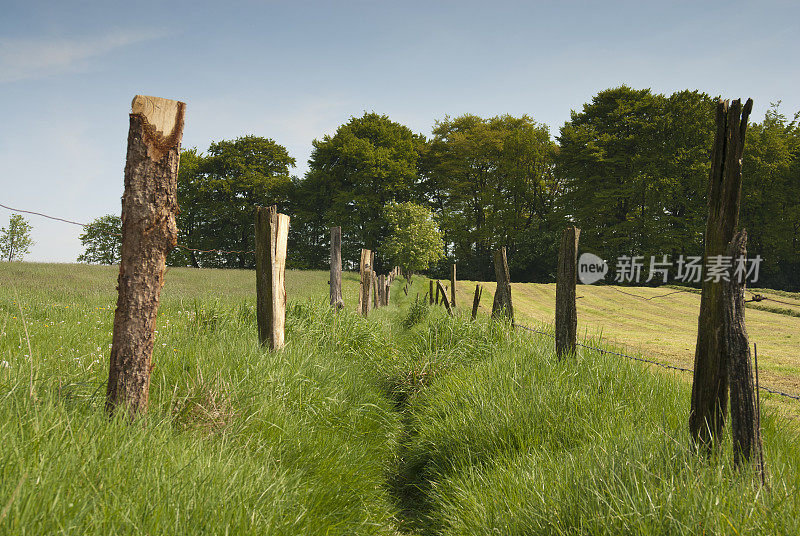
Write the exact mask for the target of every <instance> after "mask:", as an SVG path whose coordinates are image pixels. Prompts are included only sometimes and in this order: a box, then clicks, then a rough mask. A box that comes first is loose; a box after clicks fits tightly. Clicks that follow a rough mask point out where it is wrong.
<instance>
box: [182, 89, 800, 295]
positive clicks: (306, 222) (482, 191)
mask: <svg viewBox="0 0 800 536" xmlns="http://www.w3.org/2000/svg"><path fill="white" fill-rule="evenodd" d="M715 102H716V99H714V98H711V97H710V96H709V95H707V94H705V93H702V92H699V91H689V90H685V91H679V92H676V93H673V94H671V95H663V94H657V93H653V92H652V91H651V90H649V89H634V88H630V87H627V86H621V87H617V88H612V89H607V90H605V91H601V92H599V93H598V94H597V95H595V96H594V97H593V98H592V100H591V102H588V103H586V104H584V105H583V107H582V109H580V110H578V111H573V112H572V113H571V115H570V119H569V120H568V121H566V122H565V124H564V125H563V126H562V127H561V128H560V131H559V133H558V135H556V136H553V134H552V133H551V132H550V131H549V129H548V127H547V126H546V125H543V124H541V123H538V122H536V121H535V120H534V118H532V117H530V116H527V115H523V116H522V117H513V116H510V115H503V116H497V117H490V118H483V117H479V116H476V115H471V114H466V115H462V116H460V117H455V118H451V117H445V118H443V119H441V120H439V121H437V122H436V123H435V126H434V128H433V130H432V132H431V133H430V135H429V136H426V135H423V134H419V133H414V132H412V131H411V130H410V129H409V128H408V127H406V126H404V125H402V124H400V123H397V122H395V121H392V120H391V119H390V118H389V117H387V116H385V115H380V114H377V113H365V114H364V115H362V116H361V117H353V118H351V119H350V120H349V121H348V122H347V123H345V124H343V125H341V126H340V127H339V128H338V129H337V130H336V132H335V134H333V135H326V136H324V137H322V138H321V139H319V140H314V142H313V150H312V154H311V157H310V159H309V162H308V168H309V169H308V172H307V173H306V174H305V176H304V177H297V176H294V175H292V173H291V171H292V168H294V167H295V159H294V158H293V157H291V156H290V155H289V153H288V151H287V150H286V149H285V148H284V147H283V146H281V145H279V144H278V143H277V142H275V141H274V140H271V139H268V138H263V137H258V136H244V137H240V138H237V139H235V140H224V141H220V142H215V143H212V144H211V146H210V147H209V148H208V150H207V151H206V152H205V153H201V152H199V151H197V150H196V149H190V150H185V151H183V152H182V154H181V166H180V172H179V179H178V195H179V203H180V206H181V213H180V215H179V221H178V225H179V229H180V237H179V241H180V242H181V243H183V244H186V245H187V246H189V247H191V248H196V249H200V250H211V249H219V250H226V251H231V252H230V253H202V252H191V251H186V250H182V249H176V250H175V251H174V252H173V253H172V254H171V256H170V258H169V262H170V263H171V264H173V265H189V266H198V267H199V266H204V267H236V268H249V267H252V266H253V264H254V259H253V254H252V253H249V251H251V250H252V249H253V248H254V245H253V211H254V207H255V206H257V205H278V208H279V210H280V211H282V212H285V213H287V214H291V216H292V222H291V231H290V252H291V254H290V255H289V261H288V262H289V264H290V265H291V266H292V267H295V268H308V269H310V268H325V267H326V266H327V263H328V240H329V228H330V227H331V226H341V227H342V256H343V259H344V261H345V262H346V263H348V262H349V263H350V266H354V265H355V263H357V261H358V258H359V252H360V249H361V248H368V249H373V250H379V251H380V250H381V248H382V247H385V246H383V244H384V243H385V242H386V241H387V240H388V239H389V238H390V237H389V232H390V229H391V228H392V226H391V222H390V221H388V220H387V211H386V210H385V209H384V207H386V206H387V205H389V204H391V203H413V204H416V205H420V206H423V207H426V208H427V209H428V210H430V211H431V212H432V214H433V215H434V217H435V221H436V222H437V224H438V227H439V229H440V230H441V234H442V237H443V241H444V257H443V258H442V259H441V260H440V261H438V264H434V265H433V266H432V267H431V269H430V271H431V275H434V276H440V277H443V276H444V275H445V273H446V267H447V266H449V264H450V263H453V262H456V263H458V264H459V276H460V277H463V278H465V279H466V278H470V279H484V280H485V279H492V278H493V275H494V274H493V269H492V262H491V253H492V251H493V250H495V249H497V248H498V247H500V246H505V247H506V248H507V251H508V261H509V269H510V272H511V277H512V279H513V280H515V281H533V282H551V281H553V280H554V278H555V271H556V260H557V243H558V240H559V237H560V233H561V231H562V230H563V228H564V227H565V226H566V225H568V224H570V223H572V224H575V225H576V226H578V227H580V228H581V250H582V251H590V252H592V253H595V254H597V255H599V256H600V257H602V258H604V259H606V260H608V261H609V264H612V265H613V262H614V260H615V259H616V258H618V257H620V256H623V255H641V256H643V257H644V258H645V259H649V257H650V256H651V255H654V256H658V258H659V259H660V258H661V256H662V255H665V254H666V255H669V256H671V257H673V258H676V257H677V256H679V255H702V251H703V243H702V241H703V231H704V225H705V219H706V214H707V209H706V203H705V196H706V185H707V181H708V174H709V171H710V152H711V147H712V143H713V139H714V128H715V127H714V106H715ZM742 173H743V186H742V196H743V202H742V214H741V216H740V222H741V226H742V227H745V228H747V230H748V234H749V243H748V254H749V255H751V256H754V255H761V257H762V258H763V262H762V265H761V274H760V280H759V284H760V285H763V286H769V287H773V288H782V289H790V290H797V289H800V126H798V115H797V114H796V115H795V116H794V117H792V118H791V119H789V118H787V117H786V116H785V115H783V114H782V113H781V111H780V108H779V106H778V104H775V105H773V106H772V107H771V108H770V110H769V111H768V112H767V114H766V116H765V117H764V119H763V121H762V122H760V123H754V124H751V125H750V127H749V129H748V132H747V140H746V143H745V150H744V161H743V171H742ZM377 262H378V263H379V264H378V266H377V268H378V269H379V270H383V269H385V268H386V267H383V266H381V264H380V261H377Z"/></svg>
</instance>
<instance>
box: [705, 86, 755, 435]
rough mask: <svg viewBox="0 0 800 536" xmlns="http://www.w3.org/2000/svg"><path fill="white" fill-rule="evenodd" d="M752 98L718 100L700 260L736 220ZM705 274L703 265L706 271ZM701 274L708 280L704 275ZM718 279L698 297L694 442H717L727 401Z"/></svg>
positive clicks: (713, 251)
mask: <svg viewBox="0 0 800 536" xmlns="http://www.w3.org/2000/svg"><path fill="white" fill-rule="evenodd" d="M752 107H753V101H752V100H751V99H748V100H747V103H746V104H745V105H744V107H742V104H741V101H740V100H735V101H733V103H731V104H730V106H729V102H728V101H723V100H720V101H719V102H718V103H717V112H716V124H717V130H716V135H715V138H714V148H713V151H712V156H711V159H712V160H711V173H710V174H709V181H708V219H707V220H706V232H705V252H704V258H703V261H704V262H703V264H704V265H706V264H707V263H708V260H709V259H710V258H712V257H715V256H717V255H724V254H725V250H726V248H727V246H728V243H729V242H730V241H731V239H732V238H733V234H734V231H735V229H736V225H737V224H738V220H739V206H740V200H741V190H742V152H743V149H744V139H745V132H746V131H747V120H748V118H749V116H750V111H751V109H752ZM704 276H705V270H704ZM704 279H706V278H705V277H704ZM722 287H723V285H722V282H719V281H717V282H715V281H713V280H712V279H709V280H704V281H703V287H702V294H701V297H700V315H699V318H698V329H697V345H696V348H695V356H694V377H693V379H692V402H691V410H690V413H689V431H690V434H691V437H692V440H693V442H694V444H695V445H696V446H701V447H704V448H705V449H707V450H709V449H710V447H711V446H713V445H719V442H720V440H721V438H722V430H723V428H724V426H725V416H726V413H727V406H728V364H727V361H726V358H725V353H724V352H723V346H722V344H723V342H722V333H723V331H724V329H723V328H724V326H723V314H722V310H723V292H722Z"/></svg>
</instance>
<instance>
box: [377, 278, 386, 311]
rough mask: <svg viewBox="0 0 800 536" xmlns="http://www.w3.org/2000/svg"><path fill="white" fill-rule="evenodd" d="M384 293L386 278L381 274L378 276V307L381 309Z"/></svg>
mask: <svg viewBox="0 0 800 536" xmlns="http://www.w3.org/2000/svg"><path fill="white" fill-rule="evenodd" d="M385 293H386V276H385V275H383V274H381V275H379V276H378V306H379V307H383V306H384V305H385V304H384V303H383V302H384V301H385V300H384V296H383V295H384V294H385Z"/></svg>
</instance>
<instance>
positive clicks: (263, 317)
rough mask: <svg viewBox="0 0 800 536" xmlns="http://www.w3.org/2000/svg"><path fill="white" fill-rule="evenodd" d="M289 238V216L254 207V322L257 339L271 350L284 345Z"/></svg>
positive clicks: (269, 208)
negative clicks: (256, 328) (287, 245)
mask: <svg viewBox="0 0 800 536" xmlns="http://www.w3.org/2000/svg"><path fill="white" fill-rule="evenodd" d="M288 238H289V216H287V215H286V214H278V209H277V207H276V206H274V205H273V206H271V207H256V320H257V323H258V340H259V342H260V343H261V344H262V345H266V344H269V349H270V350H280V349H281V348H283V345H284V328H285V326H286V244H287V240H288Z"/></svg>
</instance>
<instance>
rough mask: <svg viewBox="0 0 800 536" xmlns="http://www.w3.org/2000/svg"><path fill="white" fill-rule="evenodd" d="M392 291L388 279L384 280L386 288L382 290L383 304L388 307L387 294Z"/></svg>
mask: <svg viewBox="0 0 800 536" xmlns="http://www.w3.org/2000/svg"><path fill="white" fill-rule="evenodd" d="M391 290H392V282H391V281H389V278H387V280H386V288H384V290H383V304H384V305H389V293H390V292H391Z"/></svg>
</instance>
